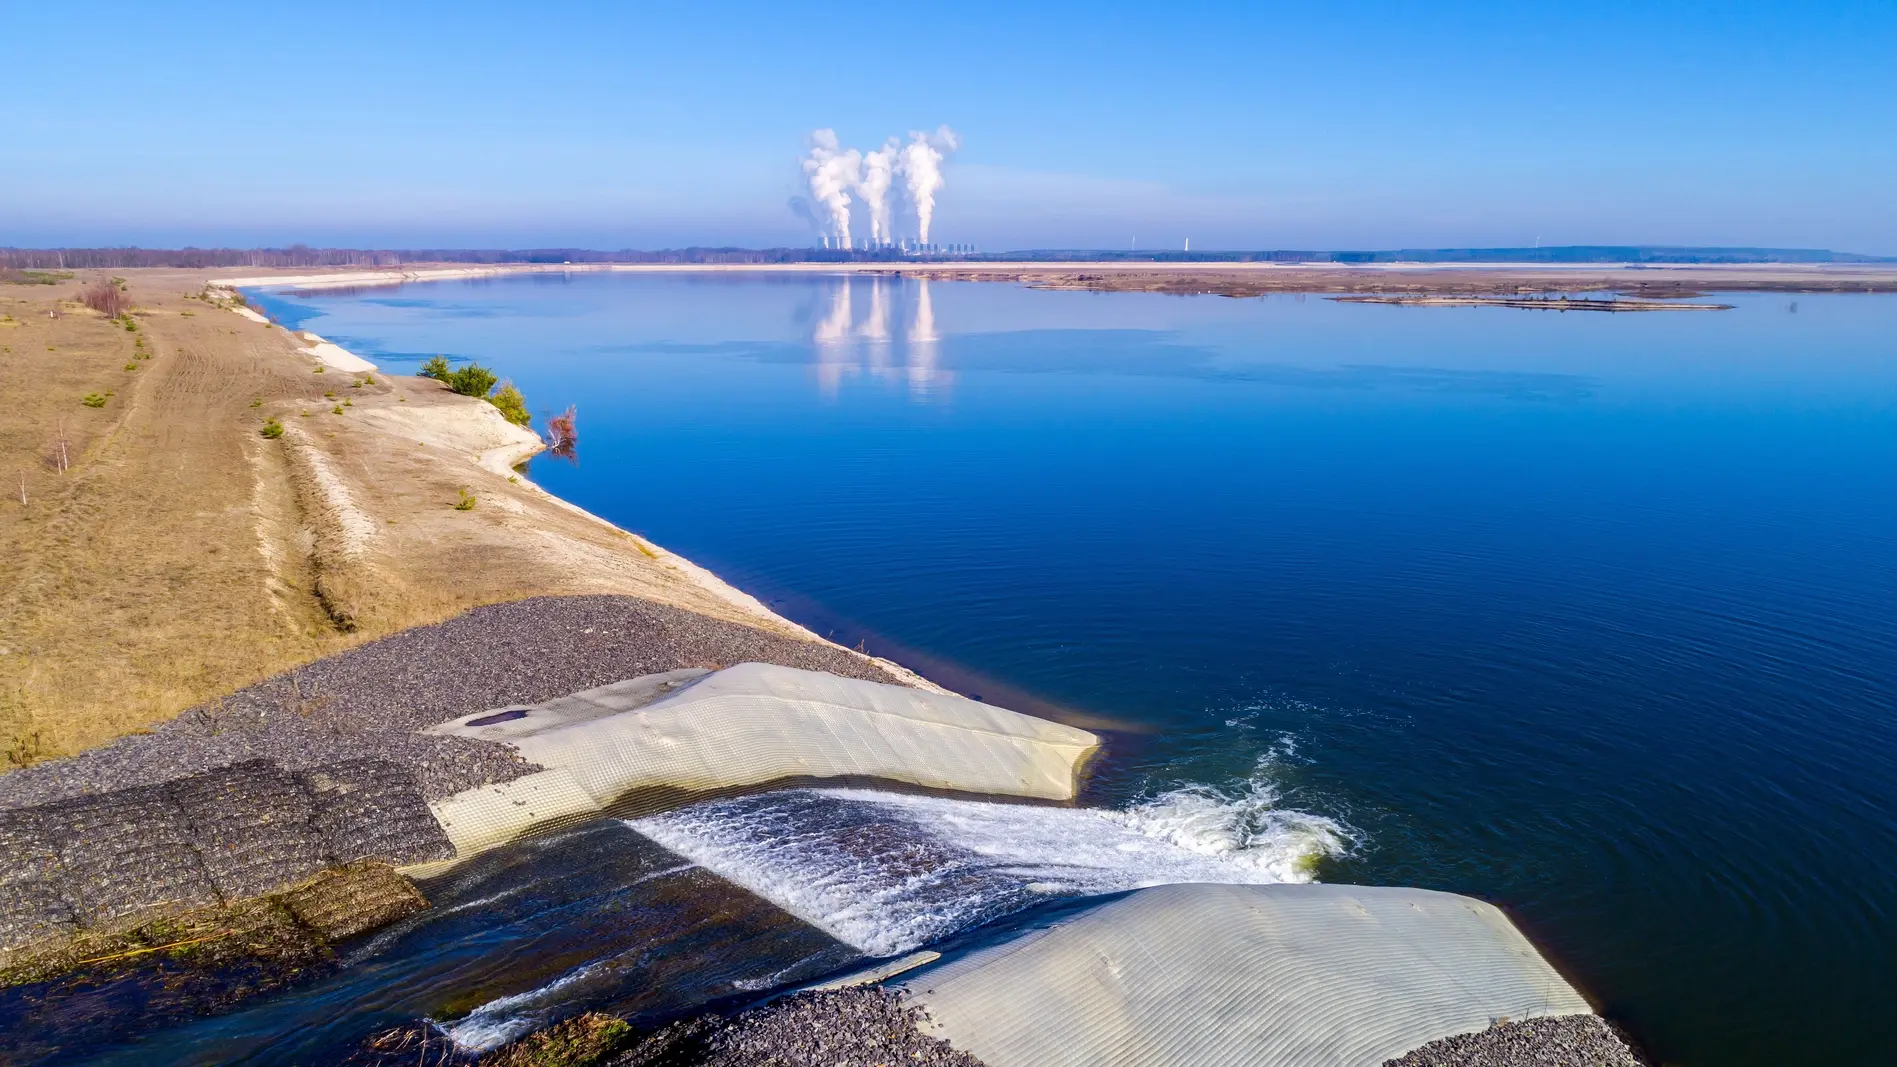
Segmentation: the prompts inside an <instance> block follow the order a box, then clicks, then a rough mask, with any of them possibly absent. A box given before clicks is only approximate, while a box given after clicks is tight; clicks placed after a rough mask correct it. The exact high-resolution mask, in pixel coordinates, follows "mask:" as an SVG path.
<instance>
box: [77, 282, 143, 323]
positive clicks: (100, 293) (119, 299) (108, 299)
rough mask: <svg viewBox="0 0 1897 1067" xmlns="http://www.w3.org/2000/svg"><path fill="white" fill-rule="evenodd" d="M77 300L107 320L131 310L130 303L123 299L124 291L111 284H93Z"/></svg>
mask: <svg viewBox="0 0 1897 1067" xmlns="http://www.w3.org/2000/svg"><path fill="white" fill-rule="evenodd" d="M79 300H80V302H81V303H83V304H85V305H86V306H87V307H89V308H91V309H92V310H94V311H96V312H98V313H99V314H101V315H104V316H105V317H106V318H108V319H116V318H118V317H119V316H120V315H123V314H125V313H126V312H127V311H130V310H131V308H132V302H131V301H130V300H127V299H126V298H125V290H123V289H120V288H119V287H118V286H116V285H113V284H112V283H111V282H95V283H93V284H92V285H90V286H88V287H87V288H86V291H85V292H83V293H81V294H80V295H79Z"/></svg>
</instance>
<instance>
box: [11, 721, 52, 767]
mask: <svg viewBox="0 0 1897 1067" xmlns="http://www.w3.org/2000/svg"><path fill="white" fill-rule="evenodd" d="M45 758H46V750H45V745H44V743H43V742H42V741H41V740H40V732H39V731H38V730H34V731H33V732H32V733H28V734H15V735H14V736H13V740H12V741H9V742H8V743H7V765H8V766H10V767H31V766H32V765H34V764H35V763H38V762H39V761H40V760H42V759H45Z"/></svg>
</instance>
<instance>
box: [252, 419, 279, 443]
mask: <svg viewBox="0 0 1897 1067" xmlns="http://www.w3.org/2000/svg"><path fill="white" fill-rule="evenodd" d="M257 432H258V433H260V434H263V435H264V436H265V437H267V438H269V439H270V440H272V441H274V440H276V439H277V438H279V437H282V436H283V424H282V423H280V422H278V421H277V420H275V419H265V420H264V423H263V429H261V430H258V431H257Z"/></svg>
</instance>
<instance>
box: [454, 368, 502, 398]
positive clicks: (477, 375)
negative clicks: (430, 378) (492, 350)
mask: <svg viewBox="0 0 1897 1067" xmlns="http://www.w3.org/2000/svg"><path fill="white" fill-rule="evenodd" d="M498 381H500V376H499V375H497V374H495V373H494V372H493V371H491V370H488V369H487V368H486V367H483V366H481V365H480V364H479V363H470V364H468V365H467V366H465V367H462V368H461V369H460V370H457V371H455V372H453V373H451V374H449V375H448V388H450V389H453V390H454V391H455V392H457V393H460V394H461V395H462V396H480V397H485V396H486V395H487V394H488V391H489V390H490V389H493V388H494V383H495V382H498Z"/></svg>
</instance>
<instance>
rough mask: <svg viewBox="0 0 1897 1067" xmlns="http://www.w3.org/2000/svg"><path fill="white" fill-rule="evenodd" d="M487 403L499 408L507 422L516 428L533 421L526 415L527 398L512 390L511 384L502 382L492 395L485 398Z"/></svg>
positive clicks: (512, 385) (517, 390)
mask: <svg viewBox="0 0 1897 1067" xmlns="http://www.w3.org/2000/svg"><path fill="white" fill-rule="evenodd" d="M487 402H488V403H490V404H492V405H494V406H495V407H497V408H500V409H501V414H502V415H505V416H506V417H507V421H508V422H511V423H513V424H514V425H516V426H525V425H527V424H528V423H529V422H532V421H533V416H532V415H530V414H528V413H527V398H526V397H524V396H521V395H520V390H519V389H516V388H514V383H513V382H502V383H501V387H500V388H499V389H496V390H495V391H494V395H493V396H490V397H488V398H487Z"/></svg>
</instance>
